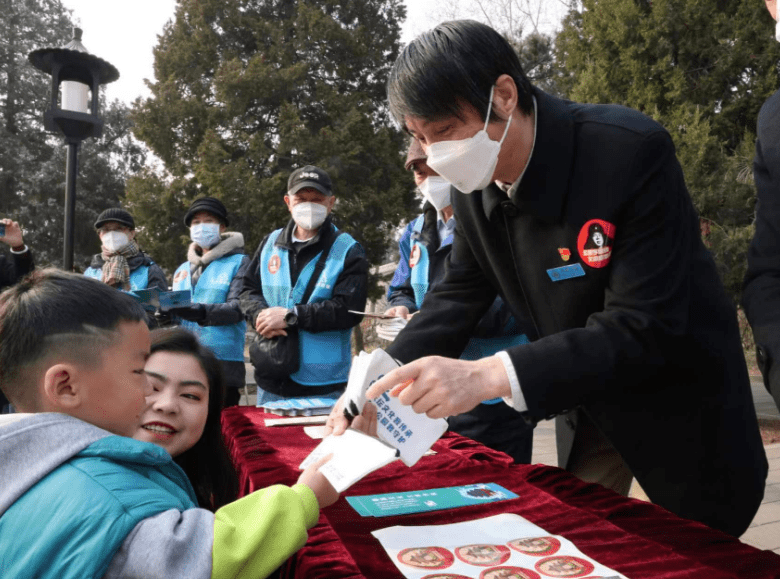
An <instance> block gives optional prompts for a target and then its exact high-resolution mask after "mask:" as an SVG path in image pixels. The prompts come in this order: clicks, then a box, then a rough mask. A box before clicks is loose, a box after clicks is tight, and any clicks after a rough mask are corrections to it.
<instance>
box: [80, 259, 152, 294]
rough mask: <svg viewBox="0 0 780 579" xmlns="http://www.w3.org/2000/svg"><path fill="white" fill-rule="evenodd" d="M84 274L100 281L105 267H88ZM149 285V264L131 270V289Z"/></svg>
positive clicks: (144, 287)
mask: <svg viewBox="0 0 780 579" xmlns="http://www.w3.org/2000/svg"><path fill="white" fill-rule="evenodd" d="M152 263H154V262H152ZM84 275H85V276H87V277H91V278H92V279H96V280H98V281H100V280H101V279H102V277H103V269H102V268H100V267H88V268H87V269H86V270H84ZM147 287H149V266H148V265H142V266H140V267H138V268H136V269H135V270H134V271H131V272H130V291H135V290H142V289H146V288H147Z"/></svg>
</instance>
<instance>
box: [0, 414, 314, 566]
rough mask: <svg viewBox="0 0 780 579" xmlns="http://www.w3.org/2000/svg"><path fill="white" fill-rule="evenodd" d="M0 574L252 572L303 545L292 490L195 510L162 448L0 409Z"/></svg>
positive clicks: (302, 491) (305, 498) (302, 507)
mask: <svg viewBox="0 0 780 579" xmlns="http://www.w3.org/2000/svg"><path fill="white" fill-rule="evenodd" d="M0 456H2V457H3V468H2V469H0V577H2V578H3V579H17V578H19V579H22V578H25V579H26V578H28V577H36V578H41V579H45V578H52V579H54V578H56V579H70V578H74V579H75V578H79V579H83V578H86V577H95V578H99V577H103V578H105V579H118V578H130V577H144V578H145V579H157V578H159V579H162V578H165V579H174V578H177V579H184V578H187V579H209V578H212V577H213V578H218V577H219V578H230V577H236V578H245V577H246V578H249V577H252V578H261V577H265V576H267V575H268V574H270V573H271V572H272V571H273V570H274V569H276V568H277V567H278V566H279V565H280V564H281V563H282V562H283V561H284V560H285V559H286V558H287V557H289V556H290V555H291V554H292V553H294V552H295V551H296V550H297V549H299V548H300V547H301V546H302V545H303V544H304V543H305V541H306V537H307V533H306V530H307V529H308V528H310V527H311V526H313V525H314V524H315V523H316V522H317V518H318V514H319V508H318V506H317V499H316V497H315V496H314V494H313V493H312V491H311V490H310V489H309V488H308V487H306V486H303V485H295V486H293V487H286V486H282V485H276V486H272V487H269V488H267V489H263V490H260V491H256V492H254V493H252V494H250V495H248V496H246V497H244V498H242V499H239V500H238V501H235V502H233V503H230V504H229V505H226V506H225V507H223V508H221V509H219V510H218V511H217V512H216V513H212V512H210V511H207V510H205V509H200V508H197V507H196V502H195V496H194V493H193V491H192V487H191V485H190V483H189V481H188V480H187V477H186V475H185V474H184V472H183V471H182V470H181V469H180V468H179V467H178V465H176V464H175V463H174V462H173V459H172V458H171V457H170V455H168V453H167V452H166V451H165V450H163V449H162V448H160V447H158V446H156V445H154V444H151V443H146V442H140V441H137V440H133V439H130V438H125V437H121V436H115V435H112V434H110V433H109V432H106V431H104V430H101V429H99V428H97V427H95V426H92V425H91V424H87V423H85V422H82V421H80V420H77V419H75V418H72V417H70V416H65V415H63V414H54V413H41V414H11V415H4V416H0Z"/></svg>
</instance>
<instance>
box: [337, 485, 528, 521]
mask: <svg viewBox="0 0 780 579" xmlns="http://www.w3.org/2000/svg"><path fill="white" fill-rule="evenodd" d="M516 498H518V496H517V495H516V494H515V493H513V492H512V491H509V490H507V489H505V488H504V487H502V486H500V485H497V484H495V483H487V484H472V485H465V486H460V487H445V488H440V489H429V490H422V491H412V492H407V493H387V494H383V495H365V496H355V497H347V502H349V504H350V505H351V506H352V508H353V509H355V510H356V511H357V512H358V514H360V516H362V517H391V516H396V515H410V514H412V513H424V512H427V511H440V510H443V509H454V508H457V507H468V506H471V505H478V504H483V503H492V502H496V501H506V500H509V499H516Z"/></svg>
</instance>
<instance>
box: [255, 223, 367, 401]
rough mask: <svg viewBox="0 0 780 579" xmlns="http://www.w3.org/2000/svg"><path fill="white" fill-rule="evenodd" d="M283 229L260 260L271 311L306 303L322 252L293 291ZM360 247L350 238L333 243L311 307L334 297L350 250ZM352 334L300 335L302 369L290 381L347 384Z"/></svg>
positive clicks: (270, 239)
mask: <svg viewBox="0 0 780 579" xmlns="http://www.w3.org/2000/svg"><path fill="white" fill-rule="evenodd" d="M281 232H282V230H281V229H277V230H276V231H274V232H273V233H272V234H271V235H269V236H268V240H267V241H266V243H265V246H264V247H263V252H262V254H261V257H260V262H259V265H258V269H259V270H260V271H259V272H258V273H259V274H260V281H261V282H262V284H263V297H264V298H265V301H266V302H267V303H268V305H269V306H271V307H283V308H292V307H293V306H295V305H298V304H300V303H301V301H302V300H303V294H304V293H305V291H306V286H307V285H308V284H309V280H310V279H311V276H312V275H313V274H314V268H315V266H316V264H317V261H318V260H319V258H320V256H321V255H322V252H320V253H318V254H317V255H316V256H315V257H313V258H312V259H311V261H309V263H307V264H306V267H304V268H303V269H302V270H301V272H300V274H299V275H298V280H297V281H296V282H295V287H292V282H291V279H292V278H291V276H290V259H289V251H288V250H287V249H285V248H283V247H277V245H276V240H277V239H278V238H279V234H280V233H281ZM355 243H357V242H356V241H355V240H354V239H353V238H352V237H351V236H350V235H349V234H347V233H342V234H341V235H339V236H338V237H337V238H336V240H335V241H334V242H333V245H332V247H331V248H330V255H328V260H327V261H326V263H325V267H324V268H323V270H322V274H321V275H320V278H319V279H318V280H317V284H316V285H315V286H314V291H313V292H312V294H311V296H310V297H309V301H308V302H307V303H310V304H313V303H317V302H322V301H325V300H329V299H330V298H331V297H333V287H334V286H335V285H336V280H337V279H338V277H339V275H340V274H341V272H342V270H343V269H344V259H345V258H346V257H347V252H348V251H349V249H350V248H351V247H352V246H353V245H354V244H355ZM351 336H352V330H351V329H346V330H331V331H326V332H317V333H311V332H307V331H305V330H299V331H298V347H299V349H300V360H301V367H300V368H299V369H298V371H297V372H295V373H294V374H292V375H291V376H290V378H291V379H292V380H294V381H295V382H297V383H298V384H303V385H305V386H326V385H328V384H337V383H339V382H346V381H347V378H348V376H349V367H350V364H351V363H352V344H351Z"/></svg>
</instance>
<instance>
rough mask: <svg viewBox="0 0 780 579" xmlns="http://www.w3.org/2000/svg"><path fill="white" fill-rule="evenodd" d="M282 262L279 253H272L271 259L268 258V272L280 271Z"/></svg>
mask: <svg viewBox="0 0 780 579" xmlns="http://www.w3.org/2000/svg"><path fill="white" fill-rule="evenodd" d="M281 264H282V260H281V259H279V256H278V255H272V256H271V259H269V260H268V272H269V273H270V274H271V275H273V274H275V273H276V272H277V271H279V266H280V265H281Z"/></svg>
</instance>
